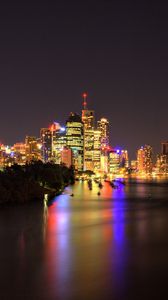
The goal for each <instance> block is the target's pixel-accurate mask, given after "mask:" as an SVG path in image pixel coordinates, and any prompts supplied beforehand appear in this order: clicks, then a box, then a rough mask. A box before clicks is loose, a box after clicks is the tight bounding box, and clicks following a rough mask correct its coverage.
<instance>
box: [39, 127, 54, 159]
mask: <svg viewBox="0 0 168 300" xmlns="http://www.w3.org/2000/svg"><path fill="white" fill-rule="evenodd" d="M40 139H41V157H42V161H43V162H45V163H46V162H48V161H50V160H52V131H51V130H50V129H49V128H42V129H41V130H40Z"/></svg>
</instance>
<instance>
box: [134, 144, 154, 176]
mask: <svg viewBox="0 0 168 300" xmlns="http://www.w3.org/2000/svg"><path fill="white" fill-rule="evenodd" d="M152 156H153V151H152V147H151V146H150V145H145V146H144V147H141V148H140V149H139V150H138V151H137V169H138V172H139V173H146V174H150V173H151V172H152V167H153V165H152Z"/></svg>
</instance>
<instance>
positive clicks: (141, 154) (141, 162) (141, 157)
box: [137, 147, 145, 173]
mask: <svg viewBox="0 0 168 300" xmlns="http://www.w3.org/2000/svg"><path fill="white" fill-rule="evenodd" d="M137 170H138V172H139V173H142V172H145V151H144V147H141V148H140V149H138V151H137Z"/></svg>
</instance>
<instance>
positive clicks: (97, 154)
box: [93, 129, 101, 173]
mask: <svg viewBox="0 0 168 300" xmlns="http://www.w3.org/2000/svg"><path fill="white" fill-rule="evenodd" d="M93 163H94V172H95V173H96V172H100V169H101V131H100V130H98V129H95V130H94V151H93Z"/></svg>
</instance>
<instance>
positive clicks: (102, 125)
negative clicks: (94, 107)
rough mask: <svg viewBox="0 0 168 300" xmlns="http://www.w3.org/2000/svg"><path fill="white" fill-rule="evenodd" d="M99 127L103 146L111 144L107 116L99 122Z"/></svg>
mask: <svg viewBox="0 0 168 300" xmlns="http://www.w3.org/2000/svg"><path fill="white" fill-rule="evenodd" d="M97 128H98V130H100V131H101V144H102V146H109V121H108V120H107V119H106V118H101V119H100V120H99V121H98V122H97Z"/></svg>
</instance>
